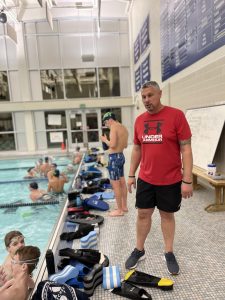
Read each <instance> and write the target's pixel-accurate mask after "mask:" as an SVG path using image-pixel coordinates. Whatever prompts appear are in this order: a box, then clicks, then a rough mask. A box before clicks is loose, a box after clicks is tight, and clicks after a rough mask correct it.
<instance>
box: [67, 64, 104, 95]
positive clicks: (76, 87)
mask: <svg viewBox="0 0 225 300" xmlns="http://www.w3.org/2000/svg"><path fill="white" fill-rule="evenodd" d="M64 81H65V90H66V98H69V99H70V98H93V97H97V95H98V93H97V79H96V70H95V69H68V70H64Z"/></svg>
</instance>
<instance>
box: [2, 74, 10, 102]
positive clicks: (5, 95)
mask: <svg viewBox="0 0 225 300" xmlns="http://www.w3.org/2000/svg"><path fill="white" fill-rule="evenodd" d="M9 100H10V97H9V84H8V76H7V72H6V71H0V101H9Z"/></svg>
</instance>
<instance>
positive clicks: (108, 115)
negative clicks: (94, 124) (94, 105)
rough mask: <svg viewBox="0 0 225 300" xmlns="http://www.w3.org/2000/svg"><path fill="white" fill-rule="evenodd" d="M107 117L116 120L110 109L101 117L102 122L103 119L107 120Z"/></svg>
mask: <svg viewBox="0 0 225 300" xmlns="http://www.w3.org/2000/svg"><path fill="white" fill-rule="evenodd" d="M109 119H113V120H116V116H115V114H114V113H113V112H111V111H108V112H107V113H105V114H104V116H103V118H102V122H103V123H104V122H105V121H107V120H109Z"/></svg>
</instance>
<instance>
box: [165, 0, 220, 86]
mask: <svg viewBox="0 0 225 300" xmlns="http://www.w3.org/2000/svg"><path fill="white" fill-rule="evenodd" d="M161 7H162V9H161V14H160V24H161V25H160V35H161V63H162V65H161V67H162V81H164V80H166V79H168V78H169V77H171V76H173V75H174V74H176V73H178V72H179V71H181V70H183V69H184V68H186V67H188V66H190V65H191V64H193V63H194V62H196V61H197V60H199V59H201V58H203V57H204V56H205V55H207V54H209V53H210V52H212V51H214V50H216V49H217V48H219V47H222V46H223V45H225V0H179V1H177V0H161Z"/></svg>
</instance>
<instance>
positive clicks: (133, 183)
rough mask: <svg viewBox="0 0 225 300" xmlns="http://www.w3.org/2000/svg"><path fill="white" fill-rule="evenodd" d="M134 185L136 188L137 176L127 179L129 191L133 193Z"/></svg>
mask: <svg viewBox="0 0 225 300" xmlns="http://www.w3.org/2000/svg"><path fill="white" fill-rule="evenodd" d="M132 185H133V186H134V189H136V178H135V177H134V178H128V181H127V189H128V192H129V193H132Z"/></svg>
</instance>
